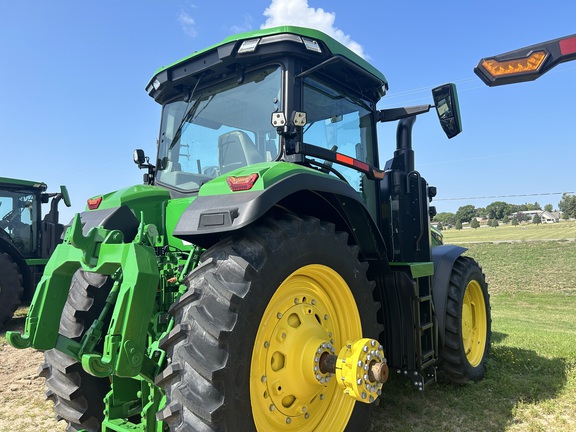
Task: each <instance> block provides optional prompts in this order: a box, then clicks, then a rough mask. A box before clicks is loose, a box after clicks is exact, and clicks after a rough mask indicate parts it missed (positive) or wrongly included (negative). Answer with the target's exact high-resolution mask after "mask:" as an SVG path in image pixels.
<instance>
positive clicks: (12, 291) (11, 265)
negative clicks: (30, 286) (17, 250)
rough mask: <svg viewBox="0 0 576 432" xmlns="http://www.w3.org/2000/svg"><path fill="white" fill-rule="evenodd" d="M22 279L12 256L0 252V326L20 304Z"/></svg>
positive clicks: (22, 286)
mask: <svg viewBox="0 0 576 432" xmlns="http://www.w3.org/2000/svg"><path fill="white" fill-rule="evenodd" d="M23 294H24V279H23V277H22V273H21V272H20V269H19V268H18V265H17V264H16V263H15V262H14V260H13V259H12V257H11V256H10V255H8V254H7V253H5V252H0V327H2V326H3V325H4V324H6V323H7V322H8V321H10V319H11V318H12V316H14V312H15V311H16V309H18V306H20V302H21V301H22V295H23Z"/></svg>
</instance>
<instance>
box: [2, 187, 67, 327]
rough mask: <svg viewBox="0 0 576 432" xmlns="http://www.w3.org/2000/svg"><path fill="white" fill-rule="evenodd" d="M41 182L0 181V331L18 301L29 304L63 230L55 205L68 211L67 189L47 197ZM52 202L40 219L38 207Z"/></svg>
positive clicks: (39, 208) (40, 208)
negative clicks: (60, 205)
mask: <svg viewBox="0 0 576 432" xmlns="http://www.w3.org/2000/svg"><path fill="white" fill-rule="evenodd" d="M46 189H47V186H46V184H45V183H42V182H34V181H28V180H18V179H11V178H6V177H0V327H1V326H3V325H4V324H6V322H7V321H8V320H10V318H12V316H13V314H14V312H15V311H16V308H17V307H18V306H19V305H20V303H21V302H22V301H30V300H32V295H33V294H34V288H35V287H36V284H37V283H38V281H39V280H40V277H41V276H42V271H43V270H44V266H45V265H46V263H47V262H48V258H49V257H50V254H51V253H52V251H54V248H55V247H56V245H57V244H58V243H59V242H60V241H61V238H60V237H61V236H62V232H63V231H64V227H63V225H62V224H60V223H59V221H58V203H59V202H60V200H62V199H64V203H65V204H66V205H67V206H68V207H70V199H69V197H68V192H67V189H66V188H65V187H64V186H62V187H61V192H60V193H47V192H46ZM50 198H52V202H51V204H50V211H49V212H48V214H47V215H46V216H45V217H44V219H42V204H43V203H44V204H46V203H48V202H49V200H50Z"/></svg>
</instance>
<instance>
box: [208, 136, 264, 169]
mask: <svg viewBox="0 0 576 432" xmlns="http://www.w3.org/2000/svg"><path fill="white" fill-rule="evenodd" d="M218 159H219V163H220V173H221V174H223V173H226V172H228V171H232V170H233V169H236V168H240V167H243V166H246V165H252V164H255V163H258V162H264V157H263V156H262V155H261V154H260V153H258V150H256V147H255V146H254V142H253V141H252V140H251V139H250V137H249V136H248V134H246V132H242V131H239V130H236V131H232V132H228V133H225V134H223V135H220V136H219V137H218Z"/></svg>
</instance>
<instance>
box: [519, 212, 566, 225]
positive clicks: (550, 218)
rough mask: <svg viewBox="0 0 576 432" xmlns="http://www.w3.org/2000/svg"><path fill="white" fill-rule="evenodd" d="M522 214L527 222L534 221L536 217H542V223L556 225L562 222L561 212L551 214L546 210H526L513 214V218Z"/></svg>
mask: <svg viewBox="0 0 576 432" xmlns="http://www.w3.org/2000/svg"><path fill="white" fill-rule="evenodd" d="M518 214H522V216H523V217H524V220H525V221H532V219H534V216H535V215H538V216H540V220H541V221H542V223H556V222H560V212H549V211H545V210H526V211H519V212H514V213H512V216H516V217H518Z"/></svg>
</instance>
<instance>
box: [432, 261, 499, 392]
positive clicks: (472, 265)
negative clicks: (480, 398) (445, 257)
mask: <svg viewBox="0 0 576 432" xmlns="http://www.w3.org/2000/svg"><path fill="white" fill-rule="evenodd" d="M445 323H446V328H445V343H444V347H443V348H441V350H440V358H441V362H440V365H439V371H438V378H439V379H440V380H442V381H448V382H453V383H456V384H464V383H466V382H468V381H470V380H472V381H478V380H480V379H482V378H483V377H484V374H485V373H486V360H487V359H488V354H489V352H490V340H491V338H492V319H491V313H490V295H489V294H488V285H487V283H486V280H485V276H484V273H482V269H481V268H480V266H479V265H478V263H477V262H476V261H474V260H473V259H472V258H470V257H466V256H461V257H458V259H457V260H456V262H455V263H454V267H453V268H452V275H451V276H450V285H449V287H448V298H447V304H446V318H445Z"/></svg>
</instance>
